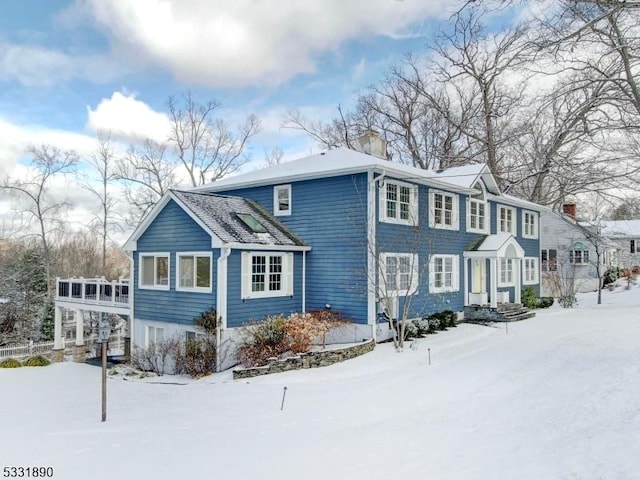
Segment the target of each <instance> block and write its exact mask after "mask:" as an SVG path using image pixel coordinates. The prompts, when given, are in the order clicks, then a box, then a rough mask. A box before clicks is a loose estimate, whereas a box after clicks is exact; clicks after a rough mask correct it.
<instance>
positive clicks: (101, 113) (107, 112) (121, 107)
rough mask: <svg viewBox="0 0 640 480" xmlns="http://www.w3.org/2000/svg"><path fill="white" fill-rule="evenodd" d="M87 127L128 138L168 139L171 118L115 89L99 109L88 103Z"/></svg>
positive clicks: (162, 140) (133, 96) (101, 103)
mask: <svg viewBox="0 0 640 480" xmlns="http://www.w3.org/2000/svg"><path fill="white" fill-rule="evenodd" d="M87 115H88V117H87V128H89V129H91V130H93V131H95V132H97V131H107V132H111V134H112V135H113V136H114V137H117V138H125V139H146V138H150V139H152V140H155V141H157V142H164V141H166V140H167V137H168V134H169V127H170V122H169V118H168V117H167V115H166V114H164V113H161V112H156V111H155V110H153V109H152V108H151V107H150V106H149V105H147V104H146V103H144V102H143V101H141V100H138V99H136V97H135V95H133V94H126V93H124V94H123V93H120V92H114V93H113V95H111V98H103V99H102V100H101V101H100V103H99V104H98V106H97V107H96V108H95V109H92V108H91V107H87Z"/></svg>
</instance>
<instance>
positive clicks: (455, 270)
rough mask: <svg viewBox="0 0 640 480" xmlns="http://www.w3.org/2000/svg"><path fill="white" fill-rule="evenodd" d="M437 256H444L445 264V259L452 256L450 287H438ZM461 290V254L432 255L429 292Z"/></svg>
mask: <svg viewBox="0 0 640 480" xmlns="http://www.w3.org/2000/svg"><path fill="white" fill-rule="evenodd" d="M437 258H442V260H443V264H444V260H445V259H447V258H451V259H452V262H451V270H452V271H451V283H452V285H451V286H450V287H447V286H444V287H436V286H435V282H436V271H435V260H436V259H437ZM459 290H460V256H459V255H431V258H430V259H429V292H430V293H446V292H457V291H459Z"/></svg>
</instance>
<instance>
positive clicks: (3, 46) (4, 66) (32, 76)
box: [0, 42, 126, 86]
mask: <svg viewBox="0 0 640 480" xmlns="http://www.w3.org/2000/svg"><path fill="white" fill-rule="evenodd" d="M125 71H126V70H125V67H124V66H123V65H122V64H121V63H118V62H116V61H114V60H113V59H112V58H110V57H109V56H106V55H84V56H79V57H76V56H73V55H69V54H67V53H64V52H61V51H58V50H53V49H50V48H47V47H42V46H38V45H18V44H10V43H3V42H0V80H11V79H15V80H18V81H19V82H20V83H22V84H23V85H26V86H49V85H54V84H56V83H57V82H63V81H68V80H71V79H74V78H88V79H90V80H92V81H94V82H98V83H106V82H108V81H109V80H112V79H114V78H116V77H118V76H120V75H122V74H123V73H124V72H125Z"/></svg>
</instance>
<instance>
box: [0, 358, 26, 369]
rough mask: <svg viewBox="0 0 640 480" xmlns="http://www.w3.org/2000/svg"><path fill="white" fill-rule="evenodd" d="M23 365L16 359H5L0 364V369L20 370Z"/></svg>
mask: <svg viewBox="0 0 640 480" xmlns="http://www.w3.org/2000/svg"><path fill="white" fill-rule="evenodd" d="M21 366H22V364H21V363H20V362H19V361H18V360H16V359H15V358H5V359H4V360H2V361H1V362H0V368H18V367H21Z"/></svg>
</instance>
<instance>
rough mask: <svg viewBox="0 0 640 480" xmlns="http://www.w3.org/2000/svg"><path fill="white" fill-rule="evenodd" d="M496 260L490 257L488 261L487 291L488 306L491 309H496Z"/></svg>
mask: <svg viewBox="0 0 640 480" xmlns="http://www.w3.org/2000/svg"><path fill="white" fill-rule="evenodd" d="M497 274H498V259H497V258H496V257H491V258H490V259H489V289H490V295H491V301H490V302H489V305H490V306H491V308H498V278H497Z"/></svg>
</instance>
